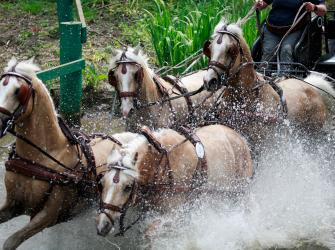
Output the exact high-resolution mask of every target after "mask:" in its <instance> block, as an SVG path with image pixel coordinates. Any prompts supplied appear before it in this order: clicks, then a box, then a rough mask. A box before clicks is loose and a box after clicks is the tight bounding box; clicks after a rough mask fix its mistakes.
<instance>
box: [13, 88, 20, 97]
mask: <svg viewBox="0 0 335 250" xmlns="http://www.w3.org/2000/svg"><path fill="white" fill-rule="evenodd" d="M19 93H20V88H16V89H15V91H14V95H16V96H18V95H19Z"/></svg>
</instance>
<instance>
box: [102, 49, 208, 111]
mask: <svg viewBox="0 0 335 250" xmlns="http://www.w3.org/2000/svg"><path fill="white" fill-rule="evenodd" d="M126 52H127V48H125V49H124V51H123V52H122V55H121V57H120V60H118V61H116V66H115V67H114V68H112V69H110V70H109V73H108V81H109V84H111V85H112V86H113V87H114V88H115V89H116V91H117V92H118V95H119V98H126V97H133V98H135V105H134V106H135V108H136V109H143V108H148V107H151V106H155V105H162V104H164V103H166V102H170V101H172V100H176V99H179V98H186V99H187V98H189V97H191V96H194V95H196V94H199V93H200V92H202V91H203V90H204V87H203V86H202V87H200V88H199V89H198V90H195V91H191V92H185V93H182V94H177V95H176V96H173V97H169V98H164V99H162V100H159V101H154V102H148V103H145V104H142V103H140V102H139V101H138V100H137V99H138V96H139V94H140V85H141V84H142V83H143V67H142V66H141V65H140V64H138V63H137V62H135V61H132V60H130V59H128V58H127V56H126ZM127 64H132V65H136V66H137V67H138V71H137V73H136V74H137V76H136V77H135V78H136V81H137V82H138V83H139V86H138V88H137V89H136V91H131V92H122V91H119V90H118V88H117V79H116V78H115V76H114V71H115V69H116V68H117V67H119V65H122V74H126V73H127V68H126V65H127ZM153 80H154V82H155V84H156V85H157V87H158V89H159V90H160V91H161V93H162V94H163V95H166V96H168V91H167V90H166V89H165V88H164V87H163V86H162V84H161V83H160V80H158V76H157V75H155V76H154V78H153ZM180 87H181V86H180ZM177 89H178V88H177ZM178 90H179V89H178ZM180 92H182V91H180ZM186 101H187V100H186ZM187 102H188V101H187Z"/></svg>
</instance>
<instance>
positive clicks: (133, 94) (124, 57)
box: [108, 48, 143, 103]
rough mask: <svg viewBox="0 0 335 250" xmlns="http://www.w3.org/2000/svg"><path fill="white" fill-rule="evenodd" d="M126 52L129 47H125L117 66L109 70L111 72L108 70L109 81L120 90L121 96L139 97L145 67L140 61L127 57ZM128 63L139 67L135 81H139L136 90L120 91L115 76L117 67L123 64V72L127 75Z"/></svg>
mask: <svg viewBox="0 0 335 250" xmlns="http://www.w3.org/2000/svg"><path fill="white" fill-rule="evenodd" d="M126 52H127V48H124V50H123V52H122V55H121V57H120V60H118V61H116V62H115V64H116V66H115V67H114V68H112V69H110V70H109V72H108V82H109V84H110V85H112V86H113V87H114V88H115V90H116V91H117V92H118V96H119V98H126V97H134V98H136V99H137V97H138V96H139V94H140V90H141V84H142V82H143V68H142V66H141V65H140V64H139V63H137V62H135V61H133V60H130V59H129V58H127V55H126ZM127 64H130V65H135V66H136V67H137V68H138V70H137V72H136V73H135V81H136V83H137V88H136V90H135V91H120V90H119V88H118V87H117V79H116V77H115V69H117V68H118V67H119V66H120V65H122V69H121V73H122V74H124V75H125V74H127ZM135 103H136V102H135Z"/></svg>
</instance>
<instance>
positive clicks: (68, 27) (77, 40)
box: [59, 22, 83, 127]
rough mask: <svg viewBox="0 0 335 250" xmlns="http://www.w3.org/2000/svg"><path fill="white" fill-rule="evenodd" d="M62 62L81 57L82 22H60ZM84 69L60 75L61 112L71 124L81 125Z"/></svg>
mask: <svg viewBox="0 0 335 250" xmlns="http://www.w3.org/2000/svg"><path fill="white" fill-rule="evenodd" d="M59 27H60V63H61V64H64V63H68V62H72V61H76V60H78V59H81V57H82V43H81V39H82V37H81V30H82V24H81V22H61V23H60V26H59ZM82 78H83V76H82V71H81V70H79V71H76V72H73V73H71V74H67V75H65V76H61V77H60V112H61V114H62V116H63V117H64V119H65V120H66V121H67V122H68V124H69V125H70V126H72V127H73V126H80V106H81V97H82Z"/></svg>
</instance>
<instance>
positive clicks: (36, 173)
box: [5, 157, 83, 185]
mask: <svg viewBox="0 0 335 250" xmlns="http://www.w3.org/2000/svg"><path fill="white" fill-rule="evenodd" d="M5 166H6V170H7V171H11V172H14V173H17V174H21V175H24V176H27V177H31V178H34V179H37V180H41V181H47V182H50V183H56V184H58V185H68V184H70V183H75V184H77V183H79V182H80V181H83V180H82V179H81V177H80V176H79V175H78V174H73V173H69V172H57V171H55V170H53V169H51V168H48V167H45V166H43V165H40V164H38V163H36V162H32V161H30V160H27V159H24V158H21V157H20V158H18V159H17V158H14V159H11V160H8V161H6V162H5Z"/></svg>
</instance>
